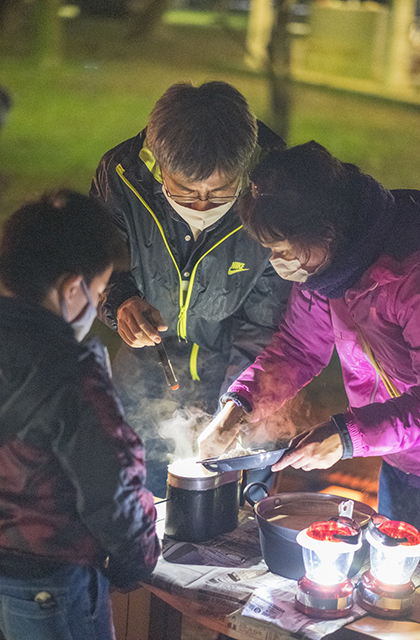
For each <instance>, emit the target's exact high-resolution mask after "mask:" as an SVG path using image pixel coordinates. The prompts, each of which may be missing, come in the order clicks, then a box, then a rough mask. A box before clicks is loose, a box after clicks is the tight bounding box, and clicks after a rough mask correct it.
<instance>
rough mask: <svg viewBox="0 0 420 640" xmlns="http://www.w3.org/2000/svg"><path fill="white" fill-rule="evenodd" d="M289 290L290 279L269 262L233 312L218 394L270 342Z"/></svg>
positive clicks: (284, 308)
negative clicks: (279, 274) (238, 307)
mask: <svg viewBox="0 0 420 640" xmlns="http://www.w3.org/2000/svg"><path fill="white" fill-rule="evenodd" d="M290 291H291V283H290V282H287V281H286V280H283V279H282V278H280V277H279V276H278V275H277V273H276V272H275V271H274V269H273V267H272V266H271V265H268V266H267V268H266V270H265V271H264V273H263V274H262V276H261V277H260V278H259V280H258V282H257V283H256V285H255V287H254V288H253V289H252V291H251V292H250V294H249V295H248V297H247V299H246V301H245V303H244V304H243V306H242V308H241V310H240V311H239V312H238V313H237V314H235V318H234V321H233V330H232V343H231V344H232V346H231V353H230V359H229V366H228V369H227V371H226V377H225V380H224V381H223V385H222V387H221V390H220V391H221V395H223V394H224V393H225V392H226V391H227V389H228V388H229V387H230V385H231V384H232V382H234V381H235V380H236V378H237V377H238V376H239V375H240V374H241V373H242V371H244V370H245V369H246V368H247V367H248V366H249V365H250V364H252V363H253V362H254V360H255V358H256V357H257V356H258V355H259V354H260V353H261V352H262V351H263V349H264V348H265V347H266V346H267V345H268V344H269V343H270V342H271V338H272V336H273V334H274V331H276V329H277V327H278V325H279V322H280V319H281V318H282V316H283V314H284V311H285V310H286V306H287V301H288V298H289V294H290Z"/></svg>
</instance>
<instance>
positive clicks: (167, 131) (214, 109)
mask: <svg viewBox="0 0 420 640" xmlns="http://www.w3.org/2000/svg"><path fill="white" fill-rule="evenodd" d="M146 137H147V144H148V145H149V148H150V150H151V151H152V153H153V155H154V156H155V158H156V160H157V162H158V164H159V165H160V166H161V167H163V168H165V169H167V170H168V171H171V172H172V173H181V174H183V175H184V176H185V177H186V178H188V179H189V180H191V181H198V180H206V179H207V178H208V177H209V176H210V175H211V174H212V173H214V172H215V171H219V172H220V173H222V174H224V175H226V176H229V177H234V176H236V175H239V174H241V173H244V172H245V171H246V170H247V169H248V167H249V163H250V160H251V156H252V153H253V151H254V149H255V146H256V143H257V121H256V118H255V116H254V115H253V114H252V113H251V111H250V109H249V107H248V104H247V102H246V100H245V98H244V96H243V95H242V94H241V93H239V91H238V90H237V89H235V88H234V87H232V86H231V85H230V84H227V83H226V82H206V83H205V84H202V85H201V86H200V87H194V86H193V85H192V84H190V83H182V84H174V85H172V86H171V87H169V89H168V90H167V91H166V92H165V93H164V94H163V96H162V97H161V98H160V99H159V100H158V101H157V103H156V105H155V107H154V109H153V111H152V113H151V114H150V118H149V123H148V126H147V136H146Z"/></svg>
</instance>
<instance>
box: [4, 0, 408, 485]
mask: <svg viewBox="0 0 420 640" xmlns="http://www.w3.org/2000/svg"><path fill="white" fill-rule="evenodd" d="M25 11H27V9H25ZM25 11H23V10H22V13H21V14H19V15H18V14H16V13H15V14H14V15H12V16H10V15H9V16H8V20H6V25H5V27H4V30H3V33H2V37H1V39H0V84H1V85H4V86H5V87H7V89H8V90H9V91H10V93H11V95H12V97H13V103H14V104H13V109H12V111H11V113H10V116H9V119H8V121H7V123H6V125H5V127H4V129H3V130H2V131H1V133H0V224H1V221H2V220H4V219H5V217H6V216H8V215H9V214H10V213H11V212H12V211H13V210H14V208H15V207H16V206H17V205H18V204H19V203H21V202H22V201H24V200H26V199H27V198H30V197H33V196H35V195H37V194H40V193H42V192H43V191H44V190H45V189H47V188H52V187H58V186H68V187H74V188H77V189H79V190H81V191H83V192H86V191H87V190H88V189H89V184H90V180H91V177H92V175H93V173H94V171H95V168H96V166H97V164H98V162H99V160H100V157H101V156H102V154H103V153H104V152H105V151H107V150H108V149H110V148H111V147H112V146H114V145H116V144H117V143H119V142H120V141H122V140H124V139H126V138H128V137H131V136H133V135H135V134H136V133H137V132H138V131H139V130H140V129H142V128H143V127H144V126H145V124H146V121H147V117H148V114H149V112H150V111H151V109H152V107H153V105H154V103H155V101H156V100H157V98H158V97H159V96H160V95H161V94H162V93H163V92H164V91H165V89H166V88H167V87H168V86H170V85H171V84H172V83H174V82H178V81H183V80H192V81H193V82H195V83H200V82H203V81H206V80H211V79H220V80H224V81H227V82H230V83H232V84H233V85H234V86H235V87H237V88H238V89H239V90H240V91H241V92H242V93H243V94H244V95H245V96H246V98H247V99H248V101H249V104H250V105H251V107H252V109H253V110H254V111H255V113H256V114H257V116H258V117H259V118H261V119H262V120H264V121H266V122H267V124H269V122H270V113H269V107H268V104H269V93H268V86H267V82H266V79H265V78H264V77H263V76H262V75H259V74H257V73H253V72H250V71H249V70H248V69H247V68H246V66H245V65H244V42H245V28H244V27H245V22H244V19H243V16H233V17H232V20H231V23H230V24H229V25H228V28H227V27H226V25H224V26H223V27H222V26H220V23H219V22H218V16H215V15H212V14H192V13H188V14H181V13H177V12H172V13H169V14H168V15H167V16H166V19H165V22H164V24H163V25H162V26H161V27H160V28H159V29H158V30H157V32H156V33H155V35H154V36H153V37H152V38H144V37H134V36H133V34H132V30H133V25H132V24H131V23H130V21H129V20H123V19H118V20H115V19H113V20H111V19H96V20H95V19H91V18H83V19H82V18H78V19H75V20H71V21H70V20H69V21H64V22H63V27H64V41H63V42H64V61H63V63H62V64H61V65H60V66H58V67H57V68H53V69H40V68H38V67H36V66H35V65H34V64H33V63H32V62H31V59H30V56H29V53H30V40H31V32H30V20H29V16H28V14H27V13H25ZM291 98H292V115H291V128H290V136H289V140H288V142H289V143H290V144H297V143H301V142H304V141H307V140H309V139H315V140H317V141H318V142H320V143H322V144H324V145H325V146H326V147H327V148H328V149H329V150H330V151H331V152H332V153H333V154H335V155H337V156H338V157H339V158H340V159H342V160H345V161H349V162H354V163H355V164H357V165H359V166H360V167H361V168H362V169H364V170H365V171H367V172H369V173H371V174H372V175H373V176H374V177H375V178H377V179H378V180H380V181H381V182H382V183H383V184H384V185H385V186H387V187H389V188H404V187H407V188H420V153H419V149H420V108H419V107H416V106H410V107H409V106H403V105H402V104H398V103H396V102H390V101H386V100H382V99H378V98H368V97H363V96H360V95H356V94H350V93H348V92H340V91H335V90H326V89H321V88H316V87H311V86H308V85H303V84H294V85H292V87H291ZM97 331H99V332H100V333H101V334H102V338H103V339H104V341H105V342H106V343H108V345H109V346H111V348H112V349H113V350H115V348H116V347H117V346H118V338H116V336H115V335H114V336H113V337H111V334H110V333H108V332H107V330H106V329H104V328H103V327H101V325H99V324H98V326H97ZM309 398H310V399H311V401H312V402H313V403H314V404H316V405H317V406H318V409H319V413H320V414H321V413H322V411H324V412H325V414H326V415H327V414H328V413H331V412H334V411H339V410H341V409H343V408H344V407H345V405H346V398H345V394H344V392H343V388H342V383H341V376H340V372H339V364H338V362H337V360H334V361H333V363H332V365H331V366H330V367H329V368H328V369H327V370H326V372H324V373H323V374H322V375H321V376H320V377H319V378H318V379H317V380H316V381H315V382H314V383H313V384H312V385H310V387H309ZM339 466H340V465H339ZM341 468H343V469H344V471H345V470H346V469H350V470H353V471H354V469H356V473H364V474H367V475H370V474H374V475H375V474H376V473H377V469H378V465H377V464H375V463H374V461H367V462H366V463H365V462H363V460H361V459H358V460H355V461H345V462H343V463H341ZM311 477H312V478H314V476H313V475H312V476H311Z"/></svg>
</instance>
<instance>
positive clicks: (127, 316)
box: [117, 296, 168, 349]
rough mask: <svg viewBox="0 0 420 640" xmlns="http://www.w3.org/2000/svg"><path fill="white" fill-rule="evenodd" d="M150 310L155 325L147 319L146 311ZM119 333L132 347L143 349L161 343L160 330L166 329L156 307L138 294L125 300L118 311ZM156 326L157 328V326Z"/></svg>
mask: <svg viewBox="0 0 420 640" xmlns="http://www.w3.org/2000/svg"><path fill="white" fill-rule="evenodd" d="M145 311H149V313H150V314H151V317H152V318H153V321H154V325H155V326H153V325H152V324H151V323H150V322H148V321H147V320H146V318H145V317H144V315H143V314H144V312H145ZM117 321H118V333H119V334H120V336H121V338H122V339H123V340H124V342H126V343H127V344H128V345H129V346H130V347H135V348H138V349H141V348H142V347H152V346H154V345H155V344H159V342H160V341H161V337H160V335H159V332H160V331H166V330H167V328H168V327H167V325H165V324H164V322H163V320H162V317H161V315H160V313H159V311H158V309H156V308H155V307H153V306H152V305H151V304H149V303H148V302H147V300H143V299H142V298H139V297H138V296H133V297H132V298H128V300H125V301H124V302H123V303H122V305H121V306H120V307H119V308H118V311H117ZM155 327H156V328H155Z"/></svg>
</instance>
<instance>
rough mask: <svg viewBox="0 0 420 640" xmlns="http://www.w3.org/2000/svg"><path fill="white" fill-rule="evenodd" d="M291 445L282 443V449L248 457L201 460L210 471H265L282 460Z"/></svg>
mask: <svg viewBox="0 0 420 640" xmlns="http://www.w3.org/2000/svg"><path fill="white" fill-rule="evenodd" d="M288 445H289V443H282V445H281V448H278V449H274V450H273V451H263V452H261V453H250V454H249V455H246V456H237V457H236V458H221V459H220V458H205V459H204V460H199V461H198V464H202V465H203V467H205V468H206V469H207V470H208V471H239V470H245V469H264V467H269V466H271V465H272V464H275V463H276V462H278V461H279V460H280V458H281V457H282V456H283V454H284V453H285V452H286V451H287V450H288V448H289V446H288Z"/></svg>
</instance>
